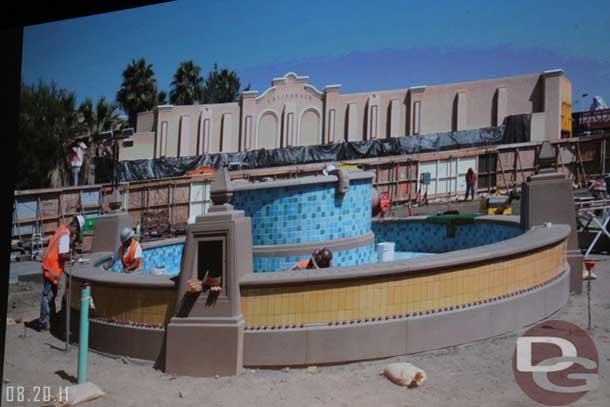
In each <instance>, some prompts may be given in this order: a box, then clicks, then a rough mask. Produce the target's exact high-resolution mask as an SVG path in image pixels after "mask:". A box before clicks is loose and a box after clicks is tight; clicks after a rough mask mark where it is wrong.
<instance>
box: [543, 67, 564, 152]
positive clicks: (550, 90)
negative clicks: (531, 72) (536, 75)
mask: <svg viewBox="0 0 610 407" xmlns="http://www.w3.org/2000/svg"><path fill="white" fill-rule="evenodd" d="M563 75H564V73H563V70H561V69H554V70H551V71H544V72H543V73H542V78H543V80H544V116H545V122H546V124H545V137H546V139H547V140H549V141H553V140H557V139H559V138H561V77H562V76H563Z"/></svg>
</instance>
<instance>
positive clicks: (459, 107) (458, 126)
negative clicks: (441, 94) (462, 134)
mask: <svg viewBox="0 0 610 407" xmlns="http://www.w3.org/2000/svg"><path fill="white" fill-rule="evenodd" d="M455 97H456V112H455V116H456V117H455V130H465V129H467V128H468V96H467V94H466V92H458V93H457V95H455Z"/></svg>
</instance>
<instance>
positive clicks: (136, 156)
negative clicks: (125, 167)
mask: <svg viewBox="0 0 610 407" xmlns="http://www.w3.org/2000/svg"><path fill="white" fill-rule="evenodd" d="M129 140H130V141H133V146H131V147H124V145H123V142H121V143H120V144H119V158H120V160H122V161H123V160H144V159H147V158H150V157H152V154H153V152H154V149H155V133H153V132H142V133H136V134H134V135H133V136H131V137H130V138H129Z"/></svg>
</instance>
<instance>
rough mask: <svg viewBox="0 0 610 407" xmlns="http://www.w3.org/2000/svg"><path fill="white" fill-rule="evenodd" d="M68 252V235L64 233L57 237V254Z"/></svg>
mask: <svg viewBox="0 0 610 407" xmlns="http://www.w3.org/2000/svg"><path fill="white" fill-rule="evenodd" d="M64 253H70V235H69V234H67V233H65V234H63V235H62V236H61V237H60V238H59V254H64Z"/></svg>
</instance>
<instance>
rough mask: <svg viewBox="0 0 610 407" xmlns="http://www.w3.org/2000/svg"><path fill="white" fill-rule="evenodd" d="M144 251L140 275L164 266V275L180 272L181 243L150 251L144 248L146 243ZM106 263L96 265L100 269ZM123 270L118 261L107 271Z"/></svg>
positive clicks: (143, 245)
mask: <svg viewBox="0 0 610 407" xmlns="http://www.w3.org/2000/svg"><path fill="white" fill-rule="evenodd" d="M142 248H143V249H144V250H143V252H142V273H143V274H150V271H151V269H153V268H155V267H161V266H165V275H174V274H178V273H179V272H180V264H181V262H182V250H183V248H184V244H183V243H178V244H173V245H167V246H161V247H156V248H152V249H147V248H146V243H144V244H142ZM107 263H108V262H102V263H99V264H97V265H96V266H97V267H101V266H103V265H105V264H107ZM122 270H123V265H122V264H121V262H120V261H118V262H116V263H114V265H113V266H112V267H111V268H110V269H109V270H108V271H112V272H120V271H122Z"/></svg>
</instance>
